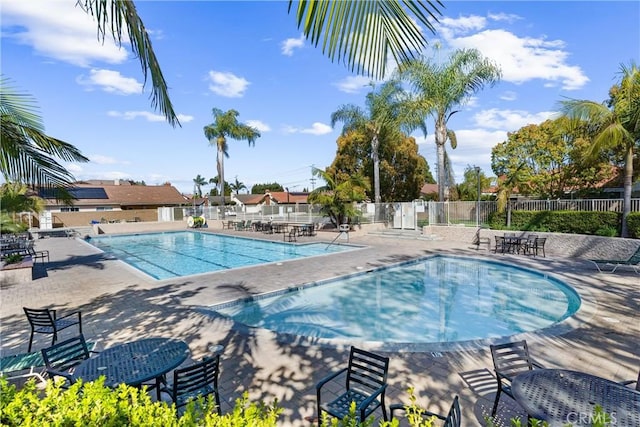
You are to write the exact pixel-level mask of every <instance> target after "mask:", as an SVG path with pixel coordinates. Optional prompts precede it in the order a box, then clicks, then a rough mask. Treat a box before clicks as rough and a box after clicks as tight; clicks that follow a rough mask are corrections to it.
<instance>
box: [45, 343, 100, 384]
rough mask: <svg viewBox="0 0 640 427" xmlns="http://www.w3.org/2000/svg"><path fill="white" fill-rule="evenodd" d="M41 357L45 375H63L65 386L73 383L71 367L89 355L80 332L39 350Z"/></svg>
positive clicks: (51, 376)
mask: <svg viewBox="0 0 640 427" xmlns="http://www.w3.org/2000/svg"><path fill="white" fill-rule="evenodd" d="M41 352H42V358H43V359H44V364H45V366H46V372H47V375H48V376H49V377H50V378H55V377H58V376H59V377H63V378H65V379H66V383H65V386H68V385H70V384H73V383H74V382H75V379H74V378H73V375H72V374H73V368H74V367H75V366H77V365H79V364H80V363H82V361H83V360H86V359H88V358H89V357H91V353H94V352H92V351H89V347H88V346H87V342H86V341H85V340H84V335H82V334H80V335H78V336H76V337H73V338H69V339H68V340H64V341H60V342H59V343H57V344H54V345H52V346H51V347H48V348H43V349H42V350H41Z"/></svg>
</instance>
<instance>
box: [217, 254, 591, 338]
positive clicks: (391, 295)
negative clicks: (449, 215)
mask: <svg viewBox="0 0 640 427" xmlns="http://www.w3.org/2000/svg"><path fill="white" fill-rule="evenodd" d="M579 307H580V297H579V296H578V294H577V293H576V292H575V291H574V290H573V289H572V288H571V287H569V286H568V285H566V284H564V283H563V282H561V281H559V280H557V279H554V278H551V277H548V276H547V275H544V274H541V273H538V272H535V271H533V270H528V269H522V268H518V267H513V266H509V265H507V264H502V263H498V262H492V261H484V260H478V259H474V258H462V257H451V256H433V257H429V258H422V259H419V260H415V261H411V262H407V263H403V264H400V265H397V266H394V267H388V268H383V269H380V270H374V271H371V272H367V273H361V274H357V275H352V276H349V277H347V278H343V279H337V280H336V279H334V280H330V281H327V282H323V283H319V284H313V285H310V286H306V287H301V288H300V289H298V290H294V291H287V292H279V293H275V294H269V295H263V296H260V297H257V298H253V299H252V300H244V301H239V302H232V303H227V304H222V305H218V306H215V307H212V309H213V310H215V311H216V312H218V313H220V314H222V315H225V316H228V317H230V318H232V319H234V320H235V321H237V322H240V323H243V324H246V325H248V326H252V327H260V328H265V329H270V330H273V331H276V332H281V333H287V334H295V335H303V336H308V337H314V338H329V339H348V340H358V341H376V342H385V343H389V342H392V343H435V342H438V343H442V342H454V341H467V340H476V339H485V338H492V337H503V336H509V335H514V334H517V333H521V332H527V331H533V330H538V329H542V328H545V327H548V326H550V325H553V324H555V323H557V322H560V321H561V320H563V319H566V318H567V317H569V316H571V315H572V314H574V313H575V312H576V311H577V310H578V308H579Z"/></svg>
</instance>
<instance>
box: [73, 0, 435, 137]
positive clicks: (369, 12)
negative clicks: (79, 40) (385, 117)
mask: <svg viewBox="0 0 640 427" xmlns="http://www.w3.org/2000/svg"><path fill="white" fill-rule="evenodd" d="M297 3H298V6H297V8H296V21H297V24H298V28H300V27H302V32H303V34H304V36H305V37H306V38H307V39H310V40H311V43H313V44H314V45H316V46H317V45H318V44H319V43H320V40H321V39H322V52H323V53H326V54H327V55H328V56H329V58H330V59H331V61H334V60H336V59H337V60H338V61H339V62H344V63H345V64H347V65H348V66H349V67H350V69H351V70H354V69H355V70H357V71H358V73H366V74H368V75H371V76H374V77H376V78H382V77H383V76H384V75H385V74H386V65H387V62H388V59H389V58H390V57H391V58H394V59H395V60H396V61H399V62H404V61H407V60H409V59H411V58H414V57H415V56H416V54H417V53H418V52H420V51H421V50H422V49H423V48H424V47H426V46H427V39H426V37H425V36H424V33H423V29H422V28H421V27H420V25H423V26H424V27H425V28H427V29H428V30H430V31H431V32H432V33H435V29H434V26H433V22H436V21H437V20H438V16H441V15H442V12H441V11H440V8H443V5H442V3H441V2H440V1H439V0H436V1H434V2H431V1H429V2H421V1H412V0H402V1H399V0H381V1H375V2H374V1H369V0H353V1H349V2H345V1H335V0H334V1H326V0H305V1H298V2H297ZM77 4H78V5H79V6H80V7H81V8H82V9H83V10H84V11H86V12H87V13H88V14H89V15H91V16H92V17H94V18H95V20H96V21H97V23H98V39H99V40H102V41H104V39H105V36H106V34H107V32H109V33H111V36H112V37H113V39H114V40H115V41H116V43H118V45H122V33H123V29H124V30H126V33H125V34H126V35H127V36H128V37H126V38H125V40H126V41H129V42H130V43H131V50H132V51H133V53H134V54H135V56H136V57H137V58H138V60H139V61H140V65H141V67H142V72H143V73H144V76H145V82H146V79H147V75H148V74H151V82H152V93H151V105H152V106H153V107H154V108H157V109H159V110H160V112H162V113H163V114H164V116H165V118H166V119H167V121H168V122H169V123H170V124H171V125H172V126H176V125H180V122H179V120H178V118H177V116H176V113H175V111H174V110H173V105H172V103H171V100H170V99H169V91H168V89H167V83H166V81H165V79H164V76H163V75H162V69H161V68H160V62H159V61H158V58H157V57H156V55H155V53H154V51H153V46H152V44H151V39H150V38H149V34H148V32H147V29H146V27H145V25H144V23H143V22H142V19H141V18H140V16H139V15H138V11H137V10H136V6H135V4H134V2H133V1H107V0H77ZM293 4H294V0H289V6H288V12H289V13H291V10H292V9H293Z"/></svg>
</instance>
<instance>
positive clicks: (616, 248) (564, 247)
mask: <svg viewBox="0 0 640 427" xmlns="http://www.w3.org/2000/svg"><path fill="white" fill-rule="evenodd" d="M476 231H477V228H475V227H457V226H449V227H447V226H443V227H437V226H426V227H424V228H423V233H424V234H427V235H434V236H438V237H441V238H443V239H445V240H450V241H456V242H461V243H468V244H469V245H471V244H472V243H473V242H474V238H475V234H476ZM504 233H505V231H504V230H490V229H485V228H483V229H481V230H480V237H482V238H486V237H488V238H489V239H490V241H491V249H492V250H493V248H494V247H495V236H502V235H504ZM515 233H516V235H520V234H521V235H526V234H529V233H528V232H524V231H515ZM532 234H537V235H538V237H546V238H547V242H546V245H545V252H546V254H547V256H558V257H570V258H586V259H590V258H592V259H627V258H629V257H630V256H631V255H633V253H634V252H635V251H636V249H637V248H638V247H639V246H640V240H638V239H622V238H619V237H602V236H588V235H584V234H564V233H542V232H536V233H532ZM481 247H482V248H486V245H482V246H481Z"/></svg>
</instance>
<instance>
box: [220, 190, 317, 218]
mask: <svg viewBox="0 0 640 427" xmlns="http://www.w3.org/2000/svg"><path fill="white" fill-rule="evenodd" d="M308 197H309V193H306V192H288V191H273V192H271V191H269V190H267V191H266V192H265V193H264V194H232V195H231V201H232V202H234V203H235V204H236V206H237V207H239V208H240V209H241V210H242V211H243V212H246V213H258V212H260V211H261V209H262V207H263V206H276V205H302V204H304V205H306V204H307V203H308V201H307V198H308Z"/></svg>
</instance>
